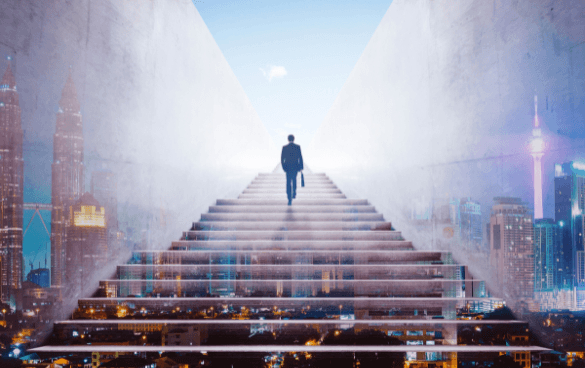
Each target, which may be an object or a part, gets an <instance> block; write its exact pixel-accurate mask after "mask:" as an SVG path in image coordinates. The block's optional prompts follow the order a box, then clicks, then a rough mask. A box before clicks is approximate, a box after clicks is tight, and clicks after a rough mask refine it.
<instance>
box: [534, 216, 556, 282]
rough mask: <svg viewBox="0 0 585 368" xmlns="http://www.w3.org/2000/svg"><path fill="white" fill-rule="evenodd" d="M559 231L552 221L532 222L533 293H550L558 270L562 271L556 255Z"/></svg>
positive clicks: (539, 220)
mask: <svg viewBox="0 0 585 368" xmlns="http://www.w3.org/2000/svg"><path fill="white" fill-rule="evenodd" d="M559 229H560V228H559V226H558V225H557V224H556V223H555V221H554V220H553V219H538V220H534V238H533V239H534V240H533V242H534V291H550V290H552V289H553V288H555V286H557V285H558V284H557V281H558V278H559V272H558V270H559V269H561V270H562V266H561V261H560V259H561V258H560V257H559V255H558V254H557V253H558V251H559V250H560V240H561V238H560V231H559ZM557 259H558V261H557ZM561 280H562V278H561Z"/></svg>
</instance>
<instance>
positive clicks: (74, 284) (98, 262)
mask: <svg viewBox="0 0 585 368" xmlns="http://www.w3.org/2000/svg"><path fill="white" fill-rule="evenodd" d="M69 218H70V219H71V225H70V226H69V227H68V228H67V250H66V254H67V258H66V261H65V286H66V287H67V292H68V293H69V294H70V295H71V296H73V297H80V296H82V295H83V294H85V293H88V292H89V291H91V290H95V287H96V286H97V283H96V285H93V284H92V281H93V279H94V276H95V274H96V273H97V271H98V270H100V269H101V268H102V267H104V266H105V264H106V261H107V253H108V244H107V230H106V224H107V222H106V212H105V209H104V207H102V206H100V204H99V203H98V202H97V201H96V200H95V198H93V196H92V195H91V194H89V193H85V194H84V195H82V196H81V198H79V200H78V201H77V202H76V203H75V204H74V205H72V206H70V207H69Z"/></svg>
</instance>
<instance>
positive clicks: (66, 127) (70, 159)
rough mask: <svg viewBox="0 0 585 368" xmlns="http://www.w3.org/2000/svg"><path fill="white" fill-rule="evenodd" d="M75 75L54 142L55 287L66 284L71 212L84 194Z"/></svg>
mask: <svg viewBox="0 0 585 368" xmlns="http://www.w3.org/2000/svg"><path fill="white" fill-rule="evenodd" d="M79 110H80V106H79V101H78V100H77V92H76V90H75V85H74V84H73V78H72V76H71V73H69V77H68V78H67V82H66V83H65V87H64V88H63V92H62V94H61V100H60V101H59V111H58V112H57V128H56V132H55V135H54V139H53V165H52V193H51V197H52V198H51V202H52V204H53V211H52V212H51V286H56V287H59V286H62V285H63V282H64V277H65V275H64V272H65V257H66V254H65V253H66V249H65V245H66V243H67V240H66V237H67V227H68V226H69V225H70V222H71V219H70V218H69V214H68V209H69V207H70V206H71V205H73V204H74V203H75V201H76V200H77V199H78V198H79V197H80V196H81V194H82V193H83V187H84V177H83V171H84V166H83V126H82V123H81V113H80V111H79Z"/></svg>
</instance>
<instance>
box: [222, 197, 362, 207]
mask: <svg viewBox="0 0 585 368" xmlns="http://www.w3.org/2000/svg"><path fill="white" fill-rule="evenodd" d="M294 202H295V207H297V206H299V205H303V206H307V205H311V206H323V205H331V206H335V205H337V206H339V205H344V206H368V205H370V204H369V203H368V201H367V200H366V199H347V198H332V199H318V198H315V199H300V198H295V200H294ZM287 203H288V201H287V200H286V199H218V200H217V201H216V204H217V205H218V206H220V205H248V206H249V205H256V206H259V205H262V206H275V205H279V206H286V205H287ZM287 208H288V207H287Z"/></svg>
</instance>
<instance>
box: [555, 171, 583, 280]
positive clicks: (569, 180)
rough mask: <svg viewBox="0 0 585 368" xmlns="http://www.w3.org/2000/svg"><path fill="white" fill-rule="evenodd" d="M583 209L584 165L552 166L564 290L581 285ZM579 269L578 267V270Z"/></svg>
mask: <svg viewBox="0 0 585 368" xmlns="http://www.w3.org/2000/svg"><path fill="white" fill-rule="evenodd" d="M584 210H585V162H578V161H570V162H565V163H563V164H556V165H555V221H556V222H557V223H558V224H559V226H561V237H562V240H561V242H562V244H561V247H562V249H561V252H562V255H563V260H564V265H563V268H564V274H565V275H564V281H563V285H564V286H565V287H572V286H579V285H581V286H582V285H583V284H585V269H584V268H583V266H582V265H583V264H584V263H585V262H584V261H585V258H584V257H585V252H584V249H583V221H584V218H583V211H584ZM580 266H581V267H580Z"/></svg>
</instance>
